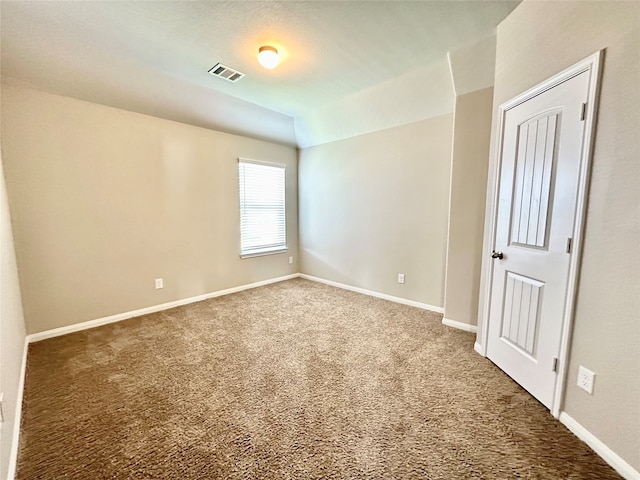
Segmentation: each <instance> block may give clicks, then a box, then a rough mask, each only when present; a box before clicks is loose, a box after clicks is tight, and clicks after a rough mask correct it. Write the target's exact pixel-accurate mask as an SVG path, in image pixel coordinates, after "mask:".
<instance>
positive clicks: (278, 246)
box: [238, 159, 287, 257]
mask: <svg viewBox="0 0 640 480" xmlns="http://www.w3.org/2000/svg"><path fill="white" fill-rule="evenodd" d="M238 173H239V178H240V254H241V256H242V257H247V256H252V255H264V254H267V253H277V252H280V251H286V249H287V228H286V218H285V217H286V216H285V197H284V174H285V166H284V165H270V164H263V163H258V162H252V161H249V160H244V159H240V160H239V162H238Z"/></svg>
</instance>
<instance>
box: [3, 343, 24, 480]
mask: <svg viewBox="0 0 640 480" xmlns="http://www.w3.org/2000/svg"><path fill="white" fill-rule="evenodd" d="M28 350H29V338H28V337H24V346H23V347H22V364H21V365H20V379H19V380H18V392H17V395H16V411H15V416H14V417H13V432H12V437H11V450H10V452H9V468H8V470H7V479H8V480H13V479H14V478H15V476H16V468H17V466H18V446H19V445H20V424H21V423H22V396H23V394H24V379H25V376H26V373H27V351H28Z"/></svg>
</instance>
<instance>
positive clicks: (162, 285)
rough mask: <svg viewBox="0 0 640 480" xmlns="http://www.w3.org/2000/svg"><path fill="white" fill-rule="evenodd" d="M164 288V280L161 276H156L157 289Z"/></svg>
mask: <svg viewBox="0 0 640 480" xmlns="http://www.w3.org/2000/svg"><path fill="white" fill-rule="evenodd" d="M161 288H164V281H163V280H162V279H161V278H156V290H160V289H161Z"/></svg>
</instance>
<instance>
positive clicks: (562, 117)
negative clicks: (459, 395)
mask: <svg viewBox="0 0 640 480" xmlns="http://www.w3.org/2000/svg"><path fill="white" fill-rule="evenodd" d="M588 80H589V76H588V74H587V73H586V72H583V73H581V74H579V75H577V76H575V77H573V78H571V79H569V80H567V81H565V82H563V83H561V84H559V85H557V86H555V87H554V88H552V89H549V90H547V91H545V92H543V93H541V94H540V95H537V96H536V97H533V98H531V99H530V100H528V101H526V102H524V103H522V104H520V105H518V106H516V107H514V108H512V109H510V110H508V111H507V112H506V113H505V122H504V134H503V138H502V158H501V172H500V183H499V187H498V188H499V195H498V210H497V217H496V238H495V250H496V251H500V252H501V253H502V255H497V254H496V257H498V256H499V257H501V258H495V259H494V260H493V261H494V268H493V277H492V280H491V281H492V290H491V299H490V309H489V327H488V328H489V335H488V340H487V356H488V357H489V358H490V359H491V360H492V361H493V362H494V363H495V364H496V365H498V366H499V367H500V368H501V369H502V370H504V371H505V372H506V373H507V374H508V375H509V376H511V377H512V378H513V379H514V380H516V381H517V382H518V383H519V384H520V385H522V386H523V387H524V388H525V389H527V390H528V391H529V392H530V393H531V394H532V395H533V396H534V397H536V398H537V399H538V400H540V401H541V402H542V403H543V404H544V405H546V406H547V407H550V406H551V402H552V400H553V394H554V388H555V380H556V378H555V377H556V372H555V361H554V359H555V358H557V356H558V352H559V347H560V336H561V332H562V320H563V318H564V307H565V301H566V295H567V281H568V272H569V262H570V253H568V252H567V249H566V245H567V239H568V238H570V237H571V235H572V232H573V228H574V223H575V219H576V202H577V192H578V180H579V175H580V158H581V148H582V138H583V135H584V122H583V121H582V118H581V112H582V104H583V102H586V99H587V93H588Z"/></svg>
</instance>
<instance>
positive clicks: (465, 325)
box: [442, 317, 478, 333]
mask: <svg viewBox="0 0 640 480" xmlns="http://www.w3.org/2000/svg"><path fill="white" fill-rule="evenodd" d="M442 324H443V325H446V326H447V327H452V328H457V329H458V330H464V331H465V332H471V333H478V327H476V326H475V325H469V324H468V323H462V322H458V321H457V320H451V319H450V318H444V317H443V318H442Z"/></svg>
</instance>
